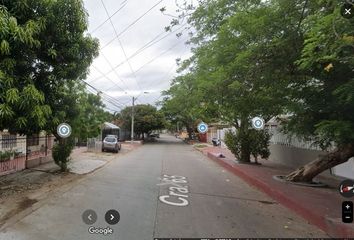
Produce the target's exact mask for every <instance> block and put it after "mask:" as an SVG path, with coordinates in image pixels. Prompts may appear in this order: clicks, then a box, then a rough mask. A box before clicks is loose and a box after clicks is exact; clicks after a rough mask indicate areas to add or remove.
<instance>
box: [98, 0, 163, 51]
mask: <svg viewBox="0 0 354 240" xmlns="http://www.w3.org/2000/svg"><path fill="white" fill-rule="evenodd" d="M101 1H102V0H101ZM163 1H164V0H160V1H158V2H157V3H156V4H154V5H153V6H152V7H151V8H150V9H148V10H147V11H146V12H144V13H143V14H142V15H141V16H140V17H138V18H137V19H135V20H134V21H133V22H132V23H131V24H129V25H128V26H127V27H126V28H124V29H123V30H122V31H121V32H120V33H119V34H117V35H116V37H114V38H113V39H111V40H110V41H109V42H108V43H106V44H105V45H104V46H103V47H102V48H101V50H102V49H103V48H105V47H107V46H108V45H110V44H111V43H112V42H113V41H114V40H115V39H117V38H119V37H120V36H121V35H122V34H123V33H125V32H126V31H127V30H128V29H129V28H131V27H132V26H134V25H135V24H136V23H137V22H138V21H139V20H140V19H142V18H143V17H144V16H145V15H146V14H148V13H149V12H150V11H151V10H153V9H154V8H155V7H157V6H158V5H159V4H160V3H161V2H163ZM108 16H109V14H108ZM108 20H111V19H110V18H109V19H108Z"/></svg>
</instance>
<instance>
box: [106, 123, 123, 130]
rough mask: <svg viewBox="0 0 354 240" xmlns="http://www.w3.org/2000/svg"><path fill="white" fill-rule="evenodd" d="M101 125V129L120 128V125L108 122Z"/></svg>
mask: <svg viewBox="0 0 354 240" xmlns="http://www.w3.org/2000/svg"><path fill="white" fill-rule="evenodd" d="M102 127H103V129H120V127H118V126H116V125H114V124H112V123H109V122H105V123H104V124H103V126H102Z"/></svg>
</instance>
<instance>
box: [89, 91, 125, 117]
mask: <svg viewBox="0 0 354 240" xmlns="http://www.w3.org/2000/svg"><path fill="white" fill-rule="evenodd" d="M87 91H89V92H90V93H91V94H95V95H96V94H97V93H95V92H94V91H93V90H90V89H89V88H87ZM100 98H101V100H102V101H103V102H108V103H110V104H111V105H113V106H114V107H117V109H122V107H120V106H117V105H116V104H115V103H112V102H110V101H108V100H107V99H105V98H103V97H102V96H100ZM105 108H107V107H106V105H105ZM115 111H116V112H117V110H115Z"/></svg>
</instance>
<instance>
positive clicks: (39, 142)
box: [0, 130, 54, 176]
mask: <svg viewBox="0 0 354 240" xmlns="http://www.w3.org/2000/svg"><path fill="white" fill-rule="evenodd" d="M53 145H54V137H53V136H51V135H48V134H46V133H45V132H41V133H39V134H34V135H31V136H26V135H19V134H12V133H9V132H8V131H6V130H4V131H2V132H0V176H1V175H6V174H10V173H13V172H17V171H21V170H23V169H25V168H31V167H35V166H38V165H40V164H42V163H45V162H49V161H52V158H51V149H52V147H53Z"/></svg>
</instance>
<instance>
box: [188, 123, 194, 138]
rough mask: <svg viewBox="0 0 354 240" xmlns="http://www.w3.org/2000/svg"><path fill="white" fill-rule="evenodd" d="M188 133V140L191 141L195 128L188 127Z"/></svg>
mask: <svg viewBox="0 0 354 240" xmlns="http://www.w3.org/2000/svg"><path fill="white" fill-rule="evenodd" d="M187 132H188V139H189V140H192V138H193V137H192V133H193V128H191V127H189V126H188V127H187Z"/></svg>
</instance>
